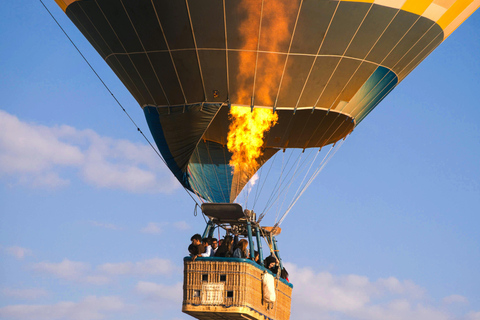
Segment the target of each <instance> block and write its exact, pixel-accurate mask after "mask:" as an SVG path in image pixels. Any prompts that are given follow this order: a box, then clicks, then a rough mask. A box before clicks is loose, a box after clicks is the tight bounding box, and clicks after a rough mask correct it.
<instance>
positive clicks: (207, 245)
mask: <svg viewBox="0 0 480 320" xmlns="http://www.w3.org/2000/svg"><path fill="white" fill-rule="evenodd" d="M202 244H203V246H204V247H205V252H204V253H201V254H200V256H202V257H213V255H214V253H213V249H212V246H211V244H212V238H203V240H202Z"/></svg>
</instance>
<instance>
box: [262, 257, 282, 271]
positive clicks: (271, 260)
mask: <svg viewBox="0 0 480 320" xmlns="http://www.w3.org/2000/svg"><path fill="white" fill-rule="evenodd" d="M277 262H278V261H277V258H276V257H274V256H273V255H269V256H268V257H267V258H265V260H264V262H263V263H264V266H265V268H267V269H268V270H270V271H271V272H272V273H274V274H277V272H278V266H277Z"/></svg>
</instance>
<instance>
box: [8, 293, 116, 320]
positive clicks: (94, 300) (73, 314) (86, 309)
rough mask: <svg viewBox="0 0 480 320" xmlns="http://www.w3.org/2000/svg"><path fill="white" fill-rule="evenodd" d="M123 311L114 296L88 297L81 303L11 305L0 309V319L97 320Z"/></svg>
mask: <svg viewBox="0 0 480 320" xmlns="http://www.w3.org/2000/svg"><path fill="white" fill-rule="evenodd" d="M124 309H125V304H124V303H123V301H122V300H121V299H120V298H118V297H115V296H112V297H96V296H88V297H86V298H85V299H83V300H82V301H79V302H71V301H63V302H59V303H56V304H52V305H12V306H6V307H3V308H0V317H2V318H6V319H12V320H14V319H18V320H30V319H36V320H57V319H58V320H98V319H103V318H105V317H106V316H107V314H109V313H114V312H119V311H122V310H124Z"/></svg>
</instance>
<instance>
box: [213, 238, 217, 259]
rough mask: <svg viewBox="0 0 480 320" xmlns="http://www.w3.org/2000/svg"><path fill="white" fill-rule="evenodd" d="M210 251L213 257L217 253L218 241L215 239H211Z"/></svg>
mask: <svg viewBox="0 0 480 320" xmlns="http://www.w3.org/2000/svg"><path fill="white" fill-rule="evenodd" d="M212 249H213V255H212V256H214V255H215V253H216V252H217V250H218V240H217V238H212Z"/></svg>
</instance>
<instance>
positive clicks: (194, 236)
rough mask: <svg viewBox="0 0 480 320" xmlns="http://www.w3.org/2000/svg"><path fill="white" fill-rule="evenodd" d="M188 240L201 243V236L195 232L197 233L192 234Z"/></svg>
mask: <svg viewBox="0 0 480 320" xmlns="http://www.w3.org/2000/svg"><path fill="white" fill-rule="evenodd" d="M190 240H191V241H192V244H194V245H196V246H198V245H199V244H201V243H202V236H201V235H199V234H198V233H197V234H194V235H193V236H192V237H191V238H190Z"/></svg>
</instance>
